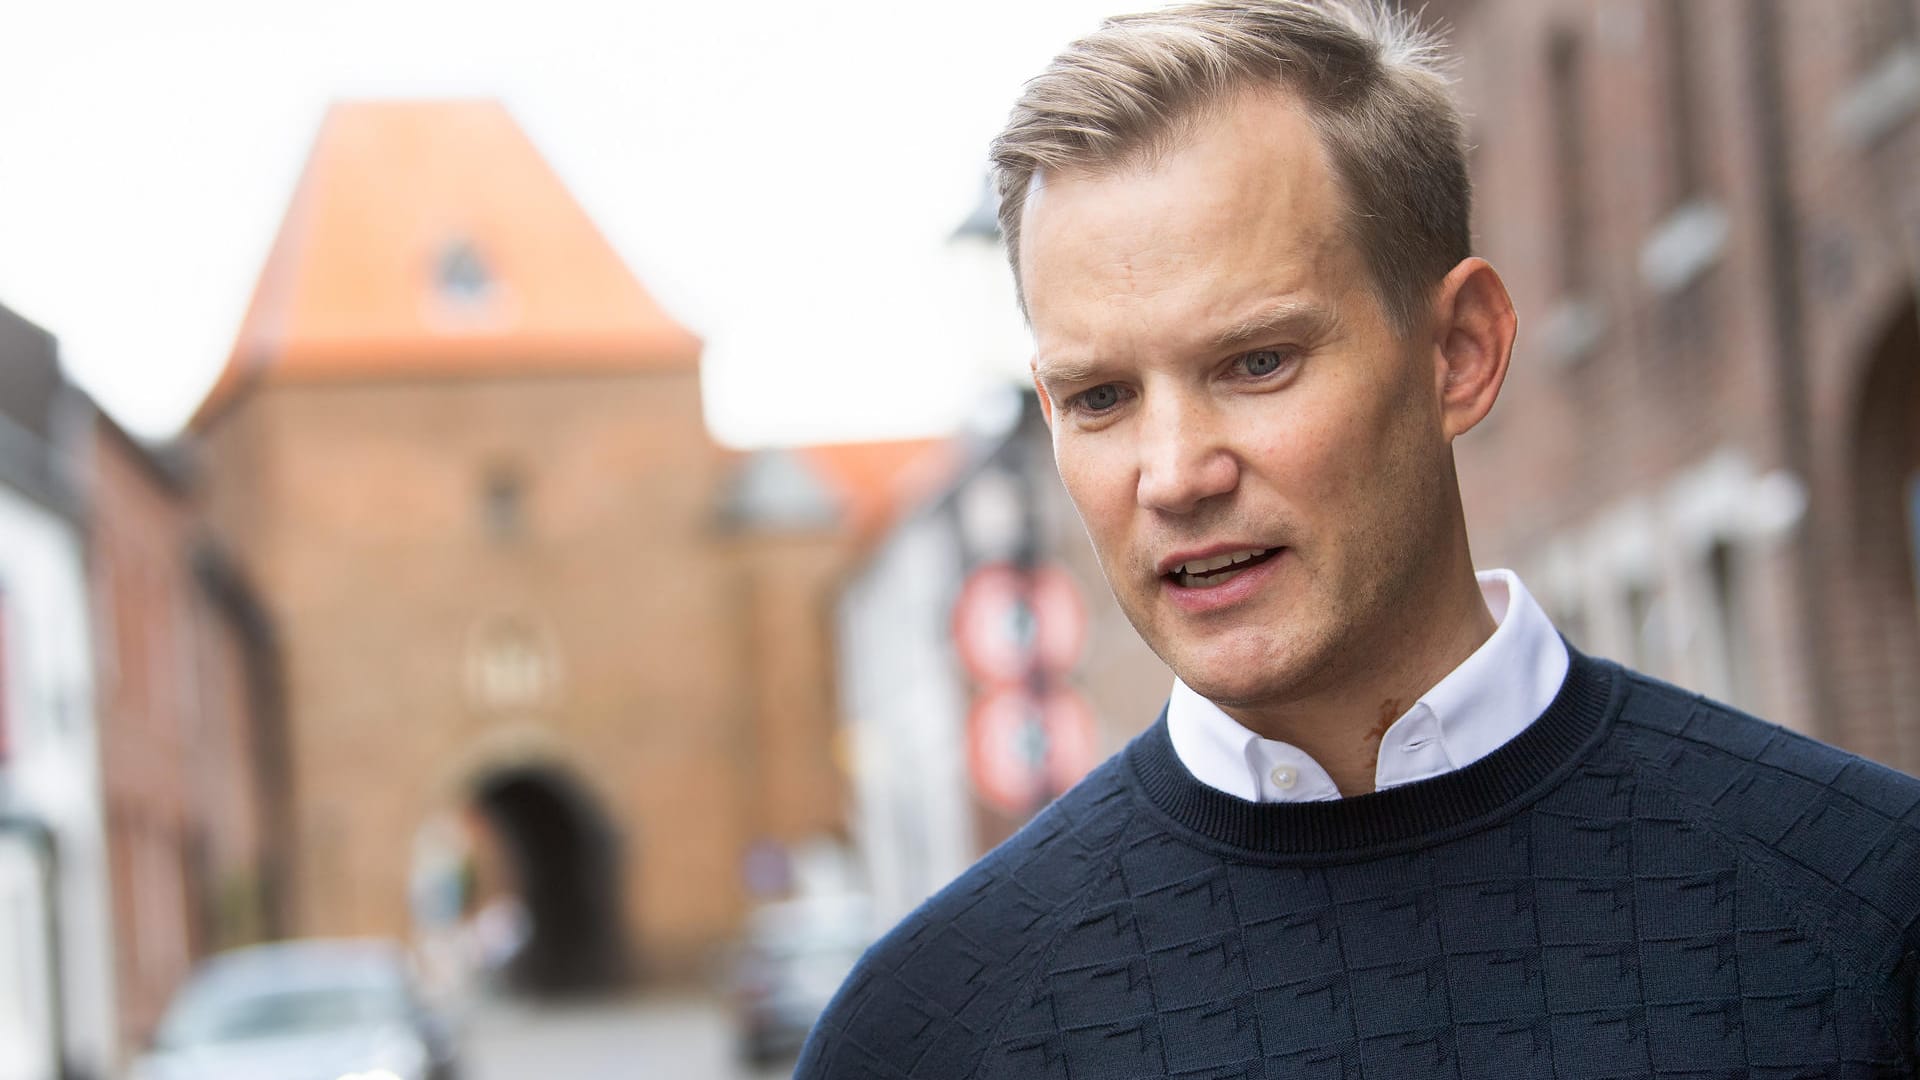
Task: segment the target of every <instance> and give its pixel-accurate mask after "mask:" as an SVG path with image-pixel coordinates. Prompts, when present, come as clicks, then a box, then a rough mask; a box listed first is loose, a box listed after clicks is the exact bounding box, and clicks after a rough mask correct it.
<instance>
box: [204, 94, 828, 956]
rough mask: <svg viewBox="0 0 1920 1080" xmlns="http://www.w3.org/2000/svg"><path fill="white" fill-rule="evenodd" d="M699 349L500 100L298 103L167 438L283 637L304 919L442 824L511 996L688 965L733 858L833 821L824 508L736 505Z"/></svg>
mask: <svg viewBox="0 0 1920 1080" xmlns="http://www.w3.org/2000/svg"><path fill="white" fill-rule="evenodd" d="M699 358H700V342H699V341H698V340H697V339H696V338H695V337H694V336H693V335H692V334H691V333H689V332H688V331H687V330H686V329H684V328H683V327H682V326H680V325H679V324H678V323H676V322H675V321H674V320H673V319H672V318H671V317H670V316H669V315H667V314H666V313H665V312H664V311H662V310H661V308H660V307H659V306H658V305H657V304H656V303H655V302H654V301H653V300H652V298H651V297H650V296H649V295H648V293H647V291H646V290H645V289H644V288H643V287H642V285H641V284H640V283H639V282H638V281H636V280H635V279H634V277H633V275H632V274H631V273H630V272H629V271H628V269H627V268H626V267H625V266H624V265H623V264H622V263H621V261H620V259H619V257H618V256H617V255H616V254H615V252H614V251H613V249H612V248H611V247H610V246H609V245H608V244H607V243H606V241H605V240H604V239H603V238H602V237H601V235H600V234H599V232H598V231H597V230H596V229H595V227H594V225H593V223H592V222H591V221H590V220H589V219H588V217H587V215H586V214H585V213H584V212H583V211H582V209H581V208H580V207H579V206H578V205H577V204H576V203H575V202H574V201H573V200H572V198H571V197H570V196H569V195H568V193H567V192H566V191H565V189H564V187H563V186H562V184H561V183H560V181H559V180H558V179H557V178H556V177H555V176H554V174H553V173H552V172H551V171H550V170H549V169H548V167H547V166H546V164H545V163H544V162H543V161H542V159H541V158H540V156H539V154H538V152H537V151H536V150H535V149H534V147H533V146H532V144H531V143H530V142H529V141H528V139H527V138H526V136H525V135H524V134H523V133H522V132H521V131H520V130H519V128H518V127H517V126H516V125H515V124H514V122H513V120H512V119H511V117H510V116H509V115H508V114H507V113H506V111H505V110H504V109H503V108H501V107H499V106H498V105H495V104H491V103H484V102H414V103H361V104H351V105H341V106H337V107H335V108H334V109H332V110H331V111H330V112H329V114H328V115H327V117H326V120H325V122H324V124H323V126H322V128H321V131H320V133H319V136H318V138H317V141H316V143H315V146H314V149H313V151H312V156H311V158H310V160H309V162H308V165H307V167H306V171H305V173H304V175H303V177H302V179H301V181H300V183H299V186H298V189H297V191H296V193H295V195H294V198H293V201H292V204H291V206H290V207H289V209H288V212H287V216H286V219H285V222H284V224H283V226H282V229H281V232H280V235H279V237H278V239H277V240H276V242H275V244H274V247H273V249H272V251H271V253H270V255H269V257H268V260H267V263H266V266H265V268H264V269H263V271H262V274H261V277H260V281H259V285H258V288H257V291H256V294H255V296H254V300H253V303H252V306H251V308H250V310H249V312H248V314H247V316H246V320H245V322H244V325H243V326H242V328H241V330H240V333H239V337H238V341H237V343H236V345H235V348H234V352H233V355H232V358H231V360H230V363H229V365H228V367H227V369H226V371H225V373H224V374H223V376H222V377H221V379H220V381H219V382H218V383H217V384H216V386H215V387H214V389H213V390H212V392H211V393H210V395H209V397H208V398H207V400H206V402H205V403H204V405H203V406H202V408H201V409H200V411H199V413H198V415H197V416H196V418H195V420H194V421H193V424H192V430H193V432H194V434H195V437H196V441H197V442H198V444H199V447H198V448H199V451H200V455H201V458H202V460H203V461H204V465H205V471H206V476H205V479H206V483H205V491H206V494H207V498H208V504H207V505H208V510H209V513H210V515H211V518H212V520H213V521H214V522H215V523H216V525H217V528H218V530H219V532H220V534H221V535H222V536H223V537H225V538H226V540H227V542H228V543H230V544H231V546H232V548H233V550H234V552H235V554H236V558H237V561H238V563H239V564H240V565H241V567H242V568H243V570H244V572H245V573H246V574H247V575H248V576H249V577H250V578H251V579H253V580H255V581H257V582H258V584H259V587H260V590H261V593H262V595H263V596H264V597H265V600H266V605H267V607H268V609H269V611H270V614H271V617H272V619H273V621H274V624H275V625H276V626H277V628H278V631H279V635H280V641H281V643H282V650H283V651H282V655H283V659H284V668H285V680H286V709H287V722H288V731H289V739H290V746H289V759H290V761H291V763H292V774H291V791H292V793H293V794H292V798H293V806H294V810H293V837H294V840H293V848H292V850H293V869H292V875H293V880H292V896H293V897H294V900H295V916H294V928H295V929H296V930H297V931H298V932H301V933H319V934H339V933H381V934H395V935H398V934H404V933H406V932H407V931H408V929H409V924H410V922H412V921H414V920H416V919H418V918H420V917H421V916H422V914H423V905H422V904H421V902H420V901H421V897H422V890H421V888H420V881H419V879H418V873H417V871H418V865H417V863H418V859H417V858H416V852H417V851H418V850H419V844H418V840H419V837H420V836H421V835H423V833H422V830H423V828H424V827H425V826H426V824H427V823H429V822H432V821H435V820H438V819H443V818H445V816H446V815H447V814H449V813H450V812H455V813H457V811H458V808H460V807H462V806H469V807H472V808H473V809H475V810H476V811H477V820H479V821H481V822H484V824H485V827H484V831H485V832H487V833H488V834H489V835H490V838H491V841H490V846H491V847H492V848H493V849H494V850H497V851H498V852H499V853H500V856H501V859H502V861H503V863H504V866H503V872H504V873H505V875H506V876H507V877H508V878H509V879H510V883H511V885H512V888H513V889H514V891H516V892H517V893H518V894H519V896H520V899H521V900H522V901H523V902H524V903H525V904H526V906H527V909H528V913H529V914H530V915H531V922H532V927H531V932H532V937H531V939H530V940H529V943H528V946H527V948H526V949H525V950H524V952H523V954H522V961H521V962H520V964H519V966H518V967H517V969H516V970H517V972H518V974H519V975H520V976H521V977H522V978H523V981H525V982H526V983H528V984H529V985H535V986H542V985H544V986H552V987H556V988H557V987H562V986H569V985H581V984H587V983H595V982H600V981H605V980H610V979H618V978H620V977H622V976H623V975H624V974H625V973H626V972H625V971H624V970H623V965H622V963H621V962H620V960H621V956H622V953H623V951H624V950H623V948H622V946H623V945H632V946H633V947H634V948H633V949H632V953H631V955H632V957H633V958H635V959H637V960H638V961H639V963H640V965H641V966H642V967H643V968H644V969H646V970H651V971H658V972H669V973H671V972H684V971H687V970H690V969H691V968H692V967H693V966H694V965H695V964H696V963H697V962H698V961H699V960H701V959H702V958H703V956H704V955H705V954H706V952H707V951H708V950H709V949H710V948H711V946H713V945H714V944H715V943H717V942H719V941H721V940H723V939H725V938H727V937H728V936H730V935H731V934H732V933H733V932H734V931H735V929H736V927H737V925H738V922H739V918H740V915H741V912H742V910H743V908H744V907H745V905H746V904H747V903H748V902H749V900H750V897H749V894H748V890H747V888H746V886H745V884H744V878H745V875H744V873H743V867H744V865H745V864H746V862H747V860H748V856H749V853H751V852H754V851H762V850H764V849H766V848H767V847H768V846H769V845H771V846H773V847H775V848H780V847H783V846H786V845H794V844H798V843H800V842H801V841H804V840H806V839H808V838H810V837H815V836H820V835H823V834H824V835H829V836H830V835H832V834H834V833H835V832H837V831H838V830H840V829H841V827H842V825H841V823H842V821H843V812H842V807H841V795H840V791H841V787H842V785H841V780H840V774H839V772H838V766H837V765H836V763H835V759H834V755H833V752H832V746H833V740H832V737H831V732H832V694H831V679H830V671H831V668H830V662H829V661H828V659H827V639H826V628H825V618H826V616H825V614H824V612H825V607H824V604H825V601H824V599H822V598H823V597H824V596H825V594H826V590H827V589H828V586H829V584H830V582H831V581H832V579H833V578H834V576H835V575H836V574H837V573H838V572H839V570H838V567H839V563H840V560H841V558H842V555H841V548H842V547H843V546H844V544H845V542H846V541H845V522H844V520H843V518H842V516H841V512H842V511H843V510H844V509H845V507H843V506H842V505H841V503H840V501H839V500H838V499H837V497H836V496H835V495H834V494H833V492H832V491H831V490H830V488H831V480H830V479H829V478H828V477H829V474H828V473H819V474H817V476H818V483H819V485H821V490H822V492H823V493H824V494H823V498H824V499H825V503H824V507H825V510H824V512H822V513H820V514H814V515H809V514H802V515H800V516H799V517H793V518H789V519H787V520H784V521H769V520H767V519H765V518H763V517H762V516H759V515H757V514H755V513H752V512H747V511H751V510H752V509H753V507H754V506H755V505H756V504H755V501H754V500H753V499H752V498H745V497H744V496H743V495H742V485H747V486H749V487H750V486H751V483H750V475H749V474H750V472H751V468H750V466H752V464H753V460H752V459H751V458H748V459H743V458H742V457H741V456H739V455H735V454H730V453H728V452H725V451H723V450H722V449H721V448H719V447H718V446H716V445H715V444H714V443H713V441H712V440H711V438H710V437H709V436H708V434H707V431H706V429H705V427H704V426H703V422H702V409H701V401H700V373H699ZM743 498H745V501H744V502H743V501H742V499H743ZM410 893H411V894H412V895H413V897H414V901H415V903H414V907H413V910H411V911H410V910H409V896H410ZM425 906H427V907H430V906H431V905H425ZM441 914H442V915H444V914H446V913H445V912H442V913H441Z"/></svg>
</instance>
